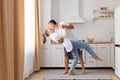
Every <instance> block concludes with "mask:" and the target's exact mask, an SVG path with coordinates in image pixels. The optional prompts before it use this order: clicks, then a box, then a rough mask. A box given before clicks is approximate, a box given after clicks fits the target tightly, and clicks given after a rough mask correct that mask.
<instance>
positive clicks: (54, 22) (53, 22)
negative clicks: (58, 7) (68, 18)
mask: <svg viewBox="0 0 120 80" xmlns="http://www.w3.org/2000/svg"><path fill="white" fill-rule="evenodd" d="M50 23H52V24H54V25H56V24H57V22H56V21H55V20H53V19H52V20H50V21H49V22H48V24H50Z"/></svg>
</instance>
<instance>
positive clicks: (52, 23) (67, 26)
mask: <svg viewBox="0 0 120 80" xmlns="http://www.w3.org/2000/svg"><path fill="white" fill-rule="evenodd" d="M48 25H49V28H51V29H54V31H57V30H59V28H60V27H62V28H65V29H74V26H73V25H72V24H65V23H64V22H61V23H60V24H58V23H56V21H55V20H50V21H49V23H48ZM51 26H52V27H51ZM66 35H67V36H66V37H67V38H68V39H70V40H72V39H76V38H75V36H74V34H73V33H72V32H71V30H67V34H66ZM62 42H63V39H60V40H59V43H62ZM64 51H65V52H64V53H65V55H64V64H65V71H64V72H63V73H64V74H67V73H68V64H69V57H70V55H71V52H67V51H66V50H65V49H64ZM77 51H78V53H79V61H80V63H81V66H82V74H85V73H86V71H85V68H84V63H83V57H82V54H81V53H80V49H78V50H77ZM69 74H70V73H69ZM72 74H74V73H72ZM70 75H71V74H70Z"/></svg>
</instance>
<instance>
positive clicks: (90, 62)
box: [86, 44, 96, 67]
mask: <svg viewBox="0 0 120 80" xmlns="http://www.w3.org/2000/svg"><path fill="white" fill-rule="evenodd" d="M90 46H91V47H92V49H93V50H94V51H95V52H96V44H91V45H90ZM95 66H96V60H95V59H94V58H93V57H92V56H91V55H90V54H89V53H88V52H87V51H86V67H95Z"/></svg>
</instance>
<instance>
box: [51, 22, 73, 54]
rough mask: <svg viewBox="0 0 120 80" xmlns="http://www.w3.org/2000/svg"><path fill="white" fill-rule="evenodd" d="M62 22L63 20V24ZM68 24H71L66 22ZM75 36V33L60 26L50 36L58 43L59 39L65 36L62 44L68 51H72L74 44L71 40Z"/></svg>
mask: <svg viewBox="0 0 120 80" xmlns="http://www.w3.org/2000/svg"><path fill="white" fill-rule="evenodd" d="M62 24H63V22H61V23H60V25H62ZM63 25H65V24H63ZM66 25H69V24H66ZM73 36H74V35H73V33H71V31H70V30H67V29H62V28H59V29H56V30H55V31H54V32H53V33H52V34H51V35H50V38H51V39H52V40H53V41H55V42H56V43H58V40H59V39H61V38H64V42H63V43H62V46H64V47H65V48H66V51H67V52H70V51H71V50H72V49H73V46H72V43H71V41H70V40H73V39H75V38H74V37H73Z"/></svg>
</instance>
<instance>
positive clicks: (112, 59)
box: [110, 44, 115, 69]
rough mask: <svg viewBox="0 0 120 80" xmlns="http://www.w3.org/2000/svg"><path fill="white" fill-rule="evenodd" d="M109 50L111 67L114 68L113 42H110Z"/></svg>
mask: <svg viewBox="0 0 120 80" xmlns="http://www.w3.org/2000/svg"><path fill="white" fill-rule="evenodd" d="M110 48H111V49H110V51H111V55H110V62H111V64H110V65H111V67H112V68H113V69H115V48H114V44H111V46H110Z"/></svg>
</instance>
